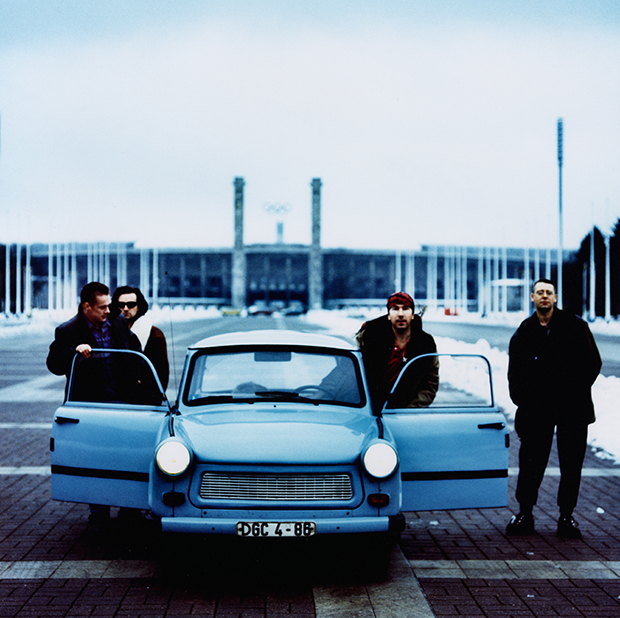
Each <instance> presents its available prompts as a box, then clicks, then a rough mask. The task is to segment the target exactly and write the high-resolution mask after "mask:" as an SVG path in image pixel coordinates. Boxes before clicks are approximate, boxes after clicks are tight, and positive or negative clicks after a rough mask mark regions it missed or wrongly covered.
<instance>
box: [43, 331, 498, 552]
mask: <svg viewBox="0 0 620 618" xmlns="http://www.w3.org/2000/svg"><path fill="white" fill-rule="evenodd" d="M99 353H100V354H105V355H108V356H107V358H108V360H114V359H117V360H118V359H122V361H123V364H124V368H125V369H124V371H125V373H124V375H126V376H129V378H127V379H126V380H125V384H127V383H131V382H132V380H133V381H134V385H135V384H139V388H138V387H137V386H136V388H135V389H133V390H132V389H129V390H130V391H132V394H130V395H129V396H126V395H123V394H122V393H121V394H120V395H119V396H118V400H114V399H112V400H108V401H87V399H88V395H87V394H86V395H85V393H87V392H88V389H84V388H82V387H79V384H78V382H79V381H80V379H81V376H82V374H83V375H86V376H90V375H91V373H90V372H87V371H85V372H82V371H81V370H80V367H81V365H84V364H88V362H89V361H88V360H87V361H84V362H82V363H81V364H80V363H78V364H76V367H75V368H74V371H73V375H72V377H71V380H70V387H69V394H68V399H67V401H66V402H65V403H64V405H62V406H61V407H60V408H59V409H58V410H57V411H56V413H55V415H54V423H53V429H52V440H51V449H52V453H51V460H52V495H53V498H54V499H56V500H65V501H70V502H84V503H89V504H107V505H111V506H116V507H129V508H134V509H142V510H145V511H148V512H149V513H150V514H151V515H152V516H153V517H154V518H156V519H157V520H159V521H160V522H161V528H162V530H163V531H172V532H187V533H195V534H219V535H236V536H238V537H275V538H276V539H277V538H280V537H312V536H315V535H317V536H318V535H343V534H349V533H354V534H370V535H372V536H373V537H374V538H382V539H385V540H387V539H388V538H389V536H390V533H392V532H398V531H400V529H401V528H402V525H403V516H402V511H411V510H427V509H432V510H435V509H456V508H479V507H499V506H504V505H505V504H506V499H507V476H508V474H507V470H508V443H507V439H508V438H507V428H506V422H505V419H504V416H503V415H502V414H501V413H500V411H499V410H498V408H497V407H496V405H495V403H494V400H493V389H492V382H491V375H490V367H489V365H488V361H487V360H486V359H485V358H484V357H480V356H469V355H463V356H459V355H454V356H452V355H440V358H439V361H440V367H441V369H440V382H439V390H438V392H437V395H436V397H435V400H434V402H433V403H432V405H431V406H429V407H425V408H406V409H391V408H390V403H389V401H388V403H387V405H386V406H385V408H384V409H383V411H382V412H381V414H379V415H373V413H372V411H371V407H370V404H369V397H368V389H367V384H366V381H365V376H364V370H363V366H362V359H361V355H360V353H359V351H358V350H357V349H356V348H355V347H354V346H352V345H350V344H349V343H347V342H345V341H344V340H341V339H339V338H336V337H330V336H324V335H318V334H308V333H299V332H293V331H284V330H268V331H250V332H237V333H230V334H224V335H217V336H214V337H210V338H208V339H204V340H202V341H200V342H199V343H197V344H195V345H194V346H192V347H191V348H190V349H189V350H188V353H187V357H186V362H185V368H184V370H183V376H182V380H181V386H180V390H179V394H178V400H177V402H176V403H175V404H174V405H170V404H169V403H168V401H167V400H166V398H165V396H164V394H163V392H162V390H161V387H160V385H159V382H158V379H157V376H156V374H155V372H154V371H153V369H152V366H151V365H150V363H149V361H148V360H147V359H146V357H144V356H142V355H141V354H139V353H135V352H129V351H125V350H118V351H115V350H105V351H99ZM128 355H133V356H132V358H135V360H136V361H138V364H136V366H135V367H134V368H128V366H127V358H128ZM427 356H428V355H427ZM425 360H428V359H426V357H419V358H418V359H414V360H412V361H411V362H410V363H409V364H408V365H407V367H406V368H405V369H404V370H403V372H402V373H401V375H400V378H399V380H398V382H397V384H396V385H395V387H394V391H393V397H395V398H398V397H397V396H398V392H399V389H400V388H403V385H406V383H407V375H408V373H409V371H412V370H413V369H414V368H415V363H418V362H423V361H425ZM124 392H125V393H127V392H128V391H127V389H125V391H124ZM136 392H138V393H139V397H138V395H136V394H135V393H136ZM73 393H81V395H80V396H79V397H78V398H77V399H76V397H75V396H74V395H73Z"/></svg>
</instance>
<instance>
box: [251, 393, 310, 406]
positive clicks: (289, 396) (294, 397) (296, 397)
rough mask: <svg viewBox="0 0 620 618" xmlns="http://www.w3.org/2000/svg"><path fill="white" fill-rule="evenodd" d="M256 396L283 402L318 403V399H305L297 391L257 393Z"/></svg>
mask: <svg viewBox="0 0 620 618" xmlns="http://www.w3.org/2000/svg"><path fill="white" fill-rule="evenodd" d="M254 394H255V395H258V396H259V397H273V398H275V399H279V400H282V401H304V402H309V403H316V399H310V398H309V397H304V396H303V395H300V394H299V393H297V392H295V391H256V392H255V393H254Z"/></svg>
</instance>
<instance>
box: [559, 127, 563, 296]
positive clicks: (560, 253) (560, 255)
mask: <svg viewBox="0 0 620 618" xmlns="http://www.w3.org/2000/svg"><path fill="white" fill-rule="evenodd" d="M563 159H564V123H563V121H562V118H558V170H559V193H558V202H559V204H558V205H559V215H560V221H559V223H560V243H559V247H558V306H559V307H560V308H562V306H563V294H564V292H563V285H562V265H563V262H564V221H563V213H562V163H563Z"/></svg>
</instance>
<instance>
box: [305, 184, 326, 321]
mask: <svg viewBox="0 0 620 618" xmlns="http://www.w3.org/2000/svg"><path fill="white" fill-rule="evenodd" d="M322 184H323V183H322V182H321V179H320V178H313V179H312V183H311V187H312V244H311V245H310V263H309V273H308V275H309V289H308V305H309V307H310V309H321V308H322V307H323V259H322V255H321V186H322Z"/></svg>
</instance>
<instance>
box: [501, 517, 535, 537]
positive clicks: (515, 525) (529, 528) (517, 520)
mask: <svg viewBox="0 0 620 618" xmlns="http://www.w3.org/2000/svg"><path fill="white" fill-rule="evenodd" d="M533 532H534V516H533V515H532V514H531V513H519V514H518V515H513V516H512V517H511V518H510V522H509V523H508V525H507V526H506V534H509V535H511V536H522V535H525V534H532V533H533Z"/></svg>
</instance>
